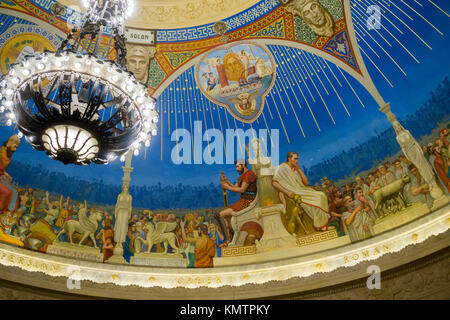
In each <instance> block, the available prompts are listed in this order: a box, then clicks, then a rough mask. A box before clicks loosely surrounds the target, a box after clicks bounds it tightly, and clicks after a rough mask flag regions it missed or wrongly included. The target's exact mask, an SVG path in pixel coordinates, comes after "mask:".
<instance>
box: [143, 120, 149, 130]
mask: <svg viewBox="0 0 450 320" xmlns="http://www.w3.org/2000/svg"><path fill="white" fill-rule="evenodd" d="M144 127H145V128H146V129H150V122H148V121H145V122H144Z"/></svg>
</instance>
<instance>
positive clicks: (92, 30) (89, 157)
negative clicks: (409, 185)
mask: <svg viewBox="0 0 450 320" xmlns="http://www.w3.org/2000/svg"><path fill="white" fill-rule="evenodd" d="M85 6H86V7H87V11H86V13H85V15H84V17H83V19H82V21H81V24H80V26H81V27H79V28H74V29H73V30H72V31H71V32H70V33H69V34H68V35H67V38H66V39H65V40H64V41H63V42H62V44H61V46H60V48H58V50H57V51H56V52H49V51H47V52H43V53H39V54H35V55H33V56H25V57H24V58H23V59H22V60H21V61H19V62H17V63H15V64H14V65H12V66H11V68H10V70H9V73H8V74H6V75H3V77H2V78H3V79H2V80H1V81H0V90H1V91H0V99H1V102H2V105H1V106H0V111H1V112H5V111H7V112H6V117H7V119H8V120H7V124H8V125H12V124H13V123H15V124H16V125H17V127H18V129H19V131H20V133H21V134H23V135H24V136H25V138H26V140H27V141H28V143H30V144H31V145H32V146H33V147H34V148H35V149H37V150H40V151H46V152H47V154H48V155H49V156H50V157H51V158H54V159H56V160H59V161H61V162H63V163H65V164H69V163H73V164H77V165H87V164H89V163H91V162H94V163H98V164H106V163H109V162H110V161H112V160H114V159H115V158H117V157H121V160H123V158H124V156H125V154H126V153H127V152H128V151H129V150H132V151H133V152H134V154H135V155H138V154H139V148H140V146H141V144H145V146H146V147H148V146H149V145H150V141H151V137H152V136H154V135H156V134H157V129H158V128H157V123H158V119H159V114H158V112H157V111H156V110H155V103H156V101H155V99H154V98H153V97H151V96H150V95H148V94H147V88H146V86H145V85H144V84H141V83H139V82H138V81H137V80H136V78H135V77H134V75H133V74H132V73H131V72H129V71H128V70H127V69H126V41H125V35H124V22H125V15H126V14H127V13H129V12H130V3H129V2H128V1H126V0H87V1H85ZM105 33H106V34H108V33H109V42H108V45H107V47H106V48H104V46H103V48H102V46H101V40H102V37H103V35H104V34H105ZM103 38H105V37H103ZM106 39H108V37H106ZM114 51H115V56H116V58H115V59H113V60H111V59H109V58H108V56H109V55H110V53H111V52H112V53H114ZM100 52H102V53H100ZM105 52H106V54H105ZM52 132H55V135H54V134H53V133H52ZM49 133H52V134H49ZM55 139H56V141H55ZM80 146H83V147H81V148H80Z"/></svg>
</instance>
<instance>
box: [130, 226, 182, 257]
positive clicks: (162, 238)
mask: <svg viewBox="0 0 450 320" xmlns="http://www.w3.org/2000/svg"><path fill="white" fill-rule="evenodd" d="M176 227H177V223H176V222H165V221H160V222H157V223H156V225H155V226H153V224H152V223H151V222H148V223H146V224H145V226H144V230H146V231H147V235H146V237H145V239H144V238H142V237H139V236H138V237H137V238H136V240H135V242H134V246H135V249H136V252H140V251H141V246H142V245H147V246H148V248H147V253H149V252H150V250H151V249H152V246H153V245H154V244H158V243H161V242H162V243H164V252H163V253H164V254H166V253H167V249H168V245H170V247H171V248H172V250H173V251H174V252H175V253H178V252H179V249H178V247H177V246H176V245H175V241H176V236H175V233H173V231H174V230H175V229H176Z"/></svg>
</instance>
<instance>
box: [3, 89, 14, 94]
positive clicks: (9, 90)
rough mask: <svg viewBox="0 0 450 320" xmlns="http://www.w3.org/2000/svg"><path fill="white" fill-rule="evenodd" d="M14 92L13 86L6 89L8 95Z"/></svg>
mask: <svg viewBox="0 0 450 320" xmlns="http://www.w3.org/2000/svg"><path fill="white" fill-rule="evenodd" d="M13 93H14V90H13V89H11V88H8V89H6V90H5V94H6V95H7V96H12V94H13Z"/></svg>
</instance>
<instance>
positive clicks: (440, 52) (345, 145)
mask: <svg viewBox="0 0 450 320" xmlns="http://www.w3.org/2000/svg"><path fill="white" fill-rule="evenodd" d="M407 2H408V4H410V5H411V6H412V7H413V8H414V9H416V10H420V11H419V12H420V14H422V15H423V16H424V17H426V18H427V19H428V20H429V21H430V22H432V23H433V24H434V25H435V26H436V27H437V28H438V29H439V30H440V31H441V32H442V33H444V36H442V35H440V34H439V33H438V32H437V31H436V30H434V29H433V28H432V27H431V26H429V25H428V24H427V23H425V22H424V21H423V20H422V19H421V18H420V17H418V16H417V15H416V14H414V13H412V11H411V10H410V9H409V8H406V7H404V6H403V7H402V9H404V11H405V12H406V13H408V14H409V15H410V16H411V17H412V18H413V19H414V21H411V20H410V19H408V18H407V17H405V16H402V20H404V21H405V23H407V24H408V25H409V26H411V28H412V29H413V30H414V31H415V32H416V33H417V34H419V35H420V36H421V37H422V38H423V39H424V40H425V41H426V42H427V43H428V44H429V45H430V46H431V47H432V50H430V49H429V48H428V47H427V46H426V45H424V44H423V42H421V41H420V40H419V39H417V37H415V36H414V35H413V34H412V33H411V32H410V31H409V30H408V29H407V28H406V27H405V26H404V25H402V24H401V23H400V22H398V20H395V19H394V18H393V17H392V15H390V14H389V13H386V17H387V18H388V19H390V20H391V21H392V22H394V23H395V25H396V26H398V28H399V29H400V30H401V31H403V32H404V34H403V35H401V34H400V32H399V31H398V30H395V29H394V28H393V27H392V26H391V25H390V24H389V23H388V22H387V21H386V20H383V18H382V23H383V25H384V26H385V27H386V28H387V29H388V30H389V31H390V32H391V33H392V34H393V35H394V36H396V37H398V39H399V40H401V41H402V43H403V44H404V46H405V47H406V48H407V49H408V50H410V52H411V53H412V54H413V55H414V56H415V57H416V58H417V59H418V60H419V61H420V64H418V63H416V62H415V61H414V60H413V59H412V58H411V56H410V55H408V54H407V53H406V51H405V50H404V49H403V48H402V47H401V46H400V45H398V43H397V42H396V41H395V40H393V39H392V37H391V36H390V35H389V34H388V33H387V32H386V31H385V30H380V33H381V35H383V37H385V39H386V40H387V41H388V42H389V43H390V44H391V45H392V47H390V46H389V45H388V44H387V43H386V42H385V41H384V40H383V39H382V38H381V37H380V36H379V35H378V34H377V33H376V32H374V31H371V35H372V37H373V38H374V39H376V40H377V41H378V42H379V43H380V44H381V45H382V46H383V48H385V50H386V51H387V52H388V53H389V54H390V55H391V56H392V57H393V58H394V59H395V60H396V61H397V62H398V64H399V65H400V67H401V68H402V69H403V70H404V71H405V72H406V74H407V76H406V77H405V76H404V75H403V74H402V72H401V71H400V70H399V69H398V68H397V67H396V66H395V64H394V63H393V62H392V61H391V60H390V59H389V58H388V57H387V56H386V54H384V52H383V51H382V49H380V48H379V47H378V46H377V45H376V44H375V43H374V42H373V40H372V39H371V38H370V37H368V36H365V37H364V39H365V40H366V41H367V42H368V43H369V44H370V46H372V48H373V49H374V50H375V51H376V52H377V53H378V54H379V55H380V58H377V57H376V56H375V55H374V53H373V52H372V51H371V50H370V49H369V48H368V47H367V45H366V44H365V43H364V42H360V45H361V47H362V48H363V50H364V51H365V52H366V53H367V54H368V55H369V56H370V58H371V59H372V60H373V61H374V62H376V63H377V65H378V67H379V68H380V69H381V70H382V72H383V73H384V74H385V75H386V76H387V78H388V79H389V80H390V81H391V82H392V84H393V85H394V87H393V88H391V87H390V86H389V85H388V84H387V82H386V81H385V80H384V78H383V77H382V76H381V75H380V73H379V72H378V71H377V69H376V68H375V67H374V66H373V65H372V63H371V62H370V61H369V60H368V59H367V58H366V57H365V55H364V54H363V58H364V61H365V63H366V66H367V68H368V70H369V73H370V74H371V76H372V79H373V81H374V83H375V85H376V86H377V88H378V90H379V91H380V93H381V95H382V96H383V98H384V99H385V100H386V101H389V102H390V103H391V108H392V111H393V112H394V113H395V114H396V115H397V116H398V117H400V118H402V117H405V116H406V115H408V114H412V113H414V112H415V110H416V109H417V108H419V107H420V106H421V105H422V104H423V103H424V102H425V101H426V100H427V99H428V97H429V94H430V91H431V90H433V89H434V88H435V87H436V86H437V84H438V83H439V82H440V81H442V80H443V79H444V78H445V77H446V76H448V75H449V71H450V69H449V68H450V66H449V63H448V49H449V47H448V36H447V34H448V33H449V32H450V23H449V18H448V17H447V16H445V15H444V14H443V13H442V12H441V11H439V10H438V9H436V8H435V7H434V6H433V5H431V4H430V3H429V2H427V1H424V0H419V2H420V3H422V4H423V7H422V8H421V7H419V6H418V5H417V4H416V3H415V2H412V1H407ZM436 3H437V4H439V5H440V6H441V7H442V9H444V10H445V11H446V12H450V2H448V1H443V0H441V1H436ZM391 10H393V11H394V10H396V9H394V8H391ZM395 13H396V14H397V13H398V10H397V11H395ZM399 16H400V15H399ZM364 28H365V27H364ZM290 50H292V51H294V50H293V49H288V48H279V47H275V49H272V52H274V51H275V52H276V53H278V54H276V55H275V57H276V60H277V63H280V64H281V62H282V61H284V62H285V64H286V65H284V64H283V65H280V66H279V68H278V70H277V71H278V77H279V78H280V79H284V81H282V80H279V81H278V82H277V87H276V88H277V89H279V90H281V89H283V88H287V91H288V92H289V98H290V100H291V101H292V103H293V105H294V109H295V110H296V113H297V116H298V118H299V121H300V123H301V125H302V128H303V131H304V133H305V135H306V138H304V137H303V135H302V133H301V131H300V130H299V126H298V124H297V120H296V118H295V116H294V115H293V112H292V109H291V104H290V103H289V100H288V99H286V97H285V96H284V93H283V92H280V94H281V96H282V97H283V101H284V103H285V105H283V104H282V103H281V102H280V100H279V99H278V98H277V96H278V93H276V94H275V102H276V103H277V106H278V110H279V112H280V116H281V118H282V119H283V122H284V124H285V127H286V131H287V133H288V135H289V138H290V143H288V142H287V139H286V136H285V133H284V130H283V128H282V126H281V122H280V120H279V116H278V113H277V111H276V108H275V107H274V101H273V100H272V98H270V97H268V98H267V100H266V101H267V103H268V105H269V107H270V109H271V113H272V116H273V119H271V117H270V113H269V112H268V109H267V107H266V108H265V110H264V115H265V117H266V120H267V122H268V126H269V127H270V128H275V129H276V128H278V129H279V130H280V131H279V136H280V144H281V146H280V156H281V159H280V161H284V155H285V154H286V152H287V151H289V150H296V151H298V152H299V153H300V162H301V163H302V164H304V165H305V166H307V167H309V166H311V165H313V164H314V163H317V162H319V161H320V160H322V159H326V158H329V157H331V156H333V155H335V154H337V153H339V152H340V151H342V150H346V149H349V148H351V147H352V146H354V145H356V144H358V143H360V142H364V141H365V140H367V139H368V138H370V137H372V136H374V135H376V132H381V131H383V130H384V129H386V128H388V126H389V123H388V121H387V120H386V119H385V116H384V114H382V113H381V112H380V111H378V106H377V104H376V103H375V101H374V100H373V99H372V98H371V96H370V95H369V94H368V93H367V92H366V90H365V89H364V88H363V87H362V86H361V85H360V84H359V83H358V82H357V81H355V80H354V79H352V78H351V77H350V76H349V75H346V76H347V79H348V80H349V81H350V83H351V85H352V86H353V88H354V89H355V91H356V92H357V94H358V95H359V97H360V99H361V100H362V102H363V103H364V104H365V108H363V107H362V105H361V104H360V103H359V101H358V100H357V98H356V97H355V95H354V94H353V92H352V91H351V89H350V88H349V87H348V85H347V84H346V82H345V80H344V78H342V76H341V74H340V73H339V71H338V70H337V69H336V68H335V67H334V66H332V70H333V71H334V72H335V74H336V77H337V78H338V80H339V82H341V84H342V88H341V87H340V86H339V85H338V83H337V82H336V80H335V79H334V77H333V76H332V75H331V74H330V72H327V75H328V76H329V77H330V80H331V82H332V83H333V85H334V86H335V88H336V90H337V91H338V93H339V95H340V97H341V99H342V101H344V103H345V105H346V107H347V109H348V111H349V113H350V117H349V116H348V115H347V113H346V112H345V110H344V108H343V107H342V105H341V103H340V101H339V99H338V98H337V96H336V95H335V94H334V91H333V89H332V87H331V86H330V84H329V83H328V81H327V79H326V78H325V77H324V76H323V74H322V73H319V77H320V78H321V80H322V81H323V84H324V86H325V87H326V88H327V90H328V92H329V95H327V94H326V93H325V90H324V89H323V88H322V84H321V83H320V82H317V81H315V83H316V85H317V87H318V88H319V91H320V92H321V94H322V95H323V98H324V100H325V102H326V103H327V105H328V107H329V110H330V113H331V114H332V116H333V118H334V120H335V122H336V124H335V125H334V124H333V123H332V121H331V119H330V117H329V115H328V113H327V111H326V110H325V108H324V106H323V104H322V103H318V102H319V100H320V98H319V96H318V94H317V92H316V91H315V89H313V88H312V87H311V88H310V89H311V91H312V94H313V96H315V98H316V101H317V103H313V102H312V101H311V100H309V101H310V105H311V109H312V110H313V112H314V115H315V116H316V119H317V122H318V124H319V126H320V128H321V131H320V132H319V131H318V130H317V127H316V124H315V123H314V121H313V119H312V117H311V115H310V113H309V111H308V109H307V106H306V104H305V103H304V101H303V100H302V99H303V98H302V97H301V94H300V93H299V91H298V89H297V87H296V86H294V87H295V88H294V90H293V91H294V92H295V95H294V94H292V91H290V88H289V86H290V85H292V84H293V83H295V79H294V78H293V76H292V75H294V76H296V79H298V78H299V77H298V75H296V74H295V73H292V72H291V71H294V70H296V67H298V66H300V62H299V60H296V59H295V58H294V59H290V61H289V62H287V60H285V59H286V58H281V57H280V54H279V53H280V52H284V53H285V56H286V53H290V52H291V51H290ZM295 51H296V50H295ZM297 59H298V58H297ZM330 66H331V65H330ZM190 73H191V74H190ZM192 73H193V68H192V69H190V70H188V71H187V72H186V73H185V74H184V75H183V76H181V77H180V78H179V79H178V81H176V82H175V83H174V84H172V86H171V87H169V88H168V90H166V92H165V93H163V95H162V96H161V99H160V102H159V105H160V106H161V105H162V106H164V107H163V112H162V123H163V131H162V134H163V152H162V158H163V160H161V131H160V132H158V135H157V136H156V137H155V138H154V140H153V141H152V144H151V146H150V148H149V149H147V158H146V159H144V155H143V152H141V155H139V156H138V157H133V163H132V165H133V167H134V171H133V173H132V183H133V184H136V185H145V184H154V183H157V182H161V183H162V184H174V183H184V184H193V185H203V184H208V183H210V182H214V183H217V182H218V181H219V180H218V176H219V173H220V170H225V173H226V174H227V175H229V176H230V177H233V178H234V177H236V173H235V171H234V166H233V165H174V164H173V163H172V162H171V160H170V153H171V150H172V148H173V147H174V146H175V143H174V142H171V141H170V135H169V131H168V128H167V115H168V114H169V112H170V111H175V113H170V114H171V130H173V128H174V124H175V117H174V114H177V111H180V108H181V109H182V110H185V108H186V107H187V106H189V107H190V108H192V110H195V108H194V105H195V106H197V110H200V109H201V108H202V107H203V106H205V105H206V106H207V107H208V109H207V111H206V114H205V117H206V124H207V125H208V128H210V127H211V126H212V122H211V116H210V115H211V113H212V114H213V117H212V119H213V120H214V124H215V127H216V128H219V125H218V123H219V122H218V121H219V119H218V117H217V110H216V109H215V106H213V105H212V104H210V103H207V102H206V100H205V99H204V98H203V97H201V96H200V95H199V94H198V92H197V93H195V92H194V93H192V94H189V95H183V96H182V95H181V94H173V93H175V92H182V91H183V90H182V88H183V87H185V88H188V87H189V86H191V87H193V86H195V82H194V80H193V76H192ZM186 80H187V81H186ZM309 85H310V84H309ZM170 88H172V92H173V93H172V92H171V91H170ZM177 88H178V89H179V90H178V91H176V89H177ZM305 89H306V88H305V87H303V91H304V94H305V95H306V96H307V99H308V95H309V93H307V91H306V90H305ZM194 91H195V90H194ZM186 92H187V90H186ZM275 92H276V91H275ZM296 97H297V98H298V99H299V100H300V104H301V105H302V108H301V109H298V106H297V103H296ZM182 98H183V101H181V99H182ZM187 99H189V101H187ZM174 106H177V108H178V109H174ZM211 106H212V107H213V108H212V110H210V109H209V108H210V107H211ZM443 107H447V108H448V107H449V106H443ZM284 108H286V110H287V111H288V113H287V114H286V112H285V110H284ZM220 112H221V113H220V114H221V117H222V118H221V120H222V121H221V123H222V126H223V127H224V129H225V128H226V121H225V119H224V111H223V110H221V111H220ZM191 116H192V117H193V118H194V119H196V115H195V112H194V113H192V114H191ZM199 117H200V120H202V121H204V118H203V110H202V111H201V112H200V111H199ZM184 118H185V123H186V128H187V129H189V124H188V119H189V113H188V112H185V113H184ZM176 119H177V124H178V127H179V128H181V127H182V121H183V117H182V115H181V114H180V113H178V116H177V118H176ZM228 119H229V122H230V126H231V127H233V128H234V123H232V122H233V120H232V118H231V116H228ZM238 127H242V126H241V125H240V124H239V123H238ZM265 127H266V126H265V124H264V122H263V120H262V117H261V118H260V119H259V120H258V123H256V122H255V123H254V124H253V128H255V129H258V128H265ZM248 128H249V125H245V126H244V129H248ZM12 133H15V131H14V129H13V128H12V127H0V139H1V140H5V139H6V138H7V137H8V136H9V135H11V134H12ZM204 146H206V143H204ZM14 159H15V160H18V161H22V162H25V163H30V164H37V163H41V164H43V165H44V166H45V167H48V168H51V170H54V171H59V172H64V173H66V174H68V175H70V176H75V177H80V178H84V179H86V180H90V179H93V178H96V179H103V180H105V181H107V182H110V183H114V184H120V183H121V178H122V170H121V166H122V163H121V162H119V160H116V161H114V162H113V163H111V164H110V165H108V166H100V165H91V166H88V167H74V166H64V165H63V164H61V163H59V162H56V161H54V160H51V159H49V158H48V157H47V156H46V155H45V154H44V153H42V152H38V151H35V150H34V149H32V148H31V147H30V146H29V145H28V144H27V143H26V142H25V141H23V142H22V144H21V146H20V147H19V149H18V151H17V152H16V154H15V155H14Z"/></svg>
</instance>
